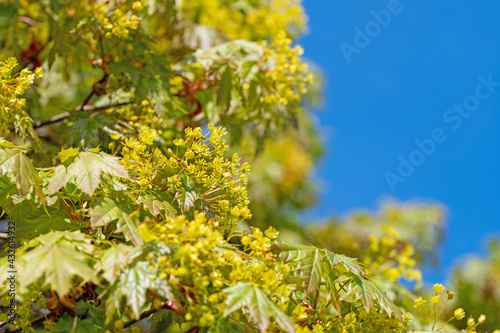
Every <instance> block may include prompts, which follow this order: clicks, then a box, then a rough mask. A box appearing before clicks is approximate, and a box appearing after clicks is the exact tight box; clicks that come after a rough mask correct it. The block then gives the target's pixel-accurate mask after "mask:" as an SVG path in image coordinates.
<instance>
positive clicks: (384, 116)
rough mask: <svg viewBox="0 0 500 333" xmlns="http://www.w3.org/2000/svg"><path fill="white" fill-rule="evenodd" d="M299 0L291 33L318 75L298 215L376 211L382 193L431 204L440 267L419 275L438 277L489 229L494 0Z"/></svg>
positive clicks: (499, 68)
mask: <svg viewBox="0 0 500 333" xmlns="http://www.w3.org/2000/svg"><path fill="white" fill-rule="evenodd" d="M304 5H305V8H306V11H307V13H308V15H309V19H310V21H309V27H310V31H309V34H308V35H306V36H305V37H303V38H302V39H301V40H300V41H299V42H300V44H301V45H302V46H303V47H304V48H305V56H306V57H307V58H309V59H310V60H311V61H313V62H314V63H316V64H317V65H319V66H320V67H321V69H322V70H323V72H324V75H325V81H326V82H325V87H324V89H325V91H324V93H325V98H326V102H325V105H324V107H323V108H322V110H321V111H319V112H318V118H319V121H320V123H321V126H322V130H323V133H324V137H325V144H326V154H325V157H324V158H323V160H322V161H321V163H320V165H319V166H318V170H317V172H318V178H320V179H322V181H321V195H320V204H319V205H318V206H317V207H315V208H314V209H313V210H312V211H311V212H310V213H309V214H307V215H310V216H315V217H325V216H328V215H332V214H335V215H343V214H345V213H347V212H349V211H350V210H352V209H354V208H359V207H365V208H371V209H375V208H376V207H377V204H378V202H379V200H380V198H384V197H393V198H396V199H398V200H409V199H425V200H434V201H438V202H441V203H443V204H444V205H446V206H447V207H448V210H449V216H448V230H447V234H446V242H445V243H444V244H443V246H442V248H441V258H442V267H441V269H440V270H439V271H433V270H427V271H426V272H425V274H426V281H429V282H431V283H433V282H441V281H444V279H445V276H446V275H445V273H446V270H447V269H449V268H450V267H452V264H453V262H454V260H455V259H456V258H457V257H459V256H461V255H464V254H466V253H470V252H476V253H484V248H485V247H484V244H485V240H486V239H487V238H488V237H489V235H491V234H492V233H495V232H498V231H499V227H498V226H499V221H500V200H499V199H500V195H499V194H500V156H499V153H500V130H499V125H500V23H499V19H498V14H499V13H500V2H498V1H493V0H482V1H472V0H470V1H465V0H454V1H452V0H439V1H421V0H420V1H419V0H413V1H412V0H401V1H395V0H390V1H389V0H383V1H379V0H371V1H363V2H361V1H347V0H338V1H333V0H330V1H317V0H316V1H315V0H305V1H304ZM381 11H382V12H381ZM375 17H378V20H379V22H380V23H375V22H377V21H376V19H375ZM359 31H361V33H360V32H359ZM367 32H368V34H367ZM460 108H461V109H460ZM415 140H418V141H419V142H420V143H421V145H422V142H424V143H425V144H426V146H425V147H427V151H426V152H425V151H423V150H425V149H422V148H419V146H418V145H417V144H416V143H415ZM429 140H432V142H433V143H434V148H432V143H430V141H429ZM401 160H404V161H407V162H401ZM400 163H403V164H405V163H406V164H408V163H409V164H410V165H406V169H405V167H401V170H399V171H398V167H399V166H400ZM412 163H413V164H412ZM412 167H413V170H412V169H411V168H412ZM387 177H388V178H389V179H390V180H389V181H387ZM403 180H404V182H403ZM391 184H392V185H391Z"/></svg>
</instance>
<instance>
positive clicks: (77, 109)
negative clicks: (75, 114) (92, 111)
mask: <svg viewBox="0 0 500 333" xmlns="http://www.w3.org/2000/svg"><path fill="white" fill-rule="evenodd" d="M94 94H95V91H94V89H92V91H91V92H90V94H88V95H87V97H85V99H84V100H83V103H82V104H80V105H78V106H77V107H76V109H75V111H82V110H83V108H84V107H85V105H87V103H88V102H89V101H90V99H91V98H92V96H94Z"/></svg>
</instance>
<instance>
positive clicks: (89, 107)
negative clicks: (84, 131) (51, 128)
mask: <svg viewBox="0 0 500 333" xmlns="http://www.w3.org/2000/svg"><path fill="white" fill-rule="evenodd" d="M128 104H132V102H124V103H118V104H113V105H105V106H99V107H96V106H94V105H85V106H83V107H81V106H78V107H77V108H75V110H74V112H78V111H103V110H107V109H109V108H116V107H120V106H124V105H128ZM71 114H72V112H69V111H66V112H63V113H60V114H58V115H55V116H53V117H52V118H50V119H49V120H45V121H37V122H35V123H34V124H33V128H35V129H37V128H40V127H43V126H47V125H51V124H55V123H58V122H60V121H63V120H64V119H67V118H69V117H70V116H71Z"/></svg>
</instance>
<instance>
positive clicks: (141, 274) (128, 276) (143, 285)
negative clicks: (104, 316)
mask: <svg viewBox="0 0 500 333" xmlns="http://www.w3.org/2000/svg"><path fill="white" fill-rule="evenodd" d="M148 267H149V263H148V262H146V261H141V262H138V263H137V264H136V265H135V266H133V267H128V268H127V269H125V271H124V272H123V273H122V274H121V275H120V279H119V281H118V283H117V285H116V288H115V289H114V292H113V294H112V296H111V297H110V298H109V299H108V303H107V305H106V311H107V313H108V318H109V316H113V315H114V314H115V311H116V309H121V308H122V299H123V298H124V297H125V298H126V299H127V301H126V302H127V305H128V306H130V308H131V309H132V312H133V313H134V315H135V318H136V319H139V317H140V315H141V308H142V307H143V305H144V304H145V303H146V300H147V291H148V290H154V291H156V292H158V291H160V296H162V297H165V298H166V299H173V298H174V296H173V294H172V292H171V290H170V286H169V285H168V283H167V282H166V281H163V282H162V281H159V279H154V277H155V272H154V271H151V270H149V269H148Z"/></svg>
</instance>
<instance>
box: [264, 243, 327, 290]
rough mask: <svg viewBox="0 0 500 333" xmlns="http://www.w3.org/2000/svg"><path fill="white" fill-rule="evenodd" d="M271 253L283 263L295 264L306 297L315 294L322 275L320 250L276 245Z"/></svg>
mask: <svg viewBox="0 0 500 333" xmlns="http://www.w3.org/2000/svg"><path fill="white" fill-rule="evenodd" d="M272 251H273V252H274V253H278V254H279V255H280V258H281V259H282V260H283V261H284V262H297V263H298V265H297V267H298V269H299V270H300V277H301V278H302V285H303V287H304V291H305V294H306V296H308V295H310V294H312V293H315V292H317V291H318V290H319V288H320V286H321V278H322V275H323V262H322V260H323V253H322V250H320V249H317V248H315V247H312V246H305V245H299V244H286V243H276V244H275V245H274V246H273V249H272Z"/></svg>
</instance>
